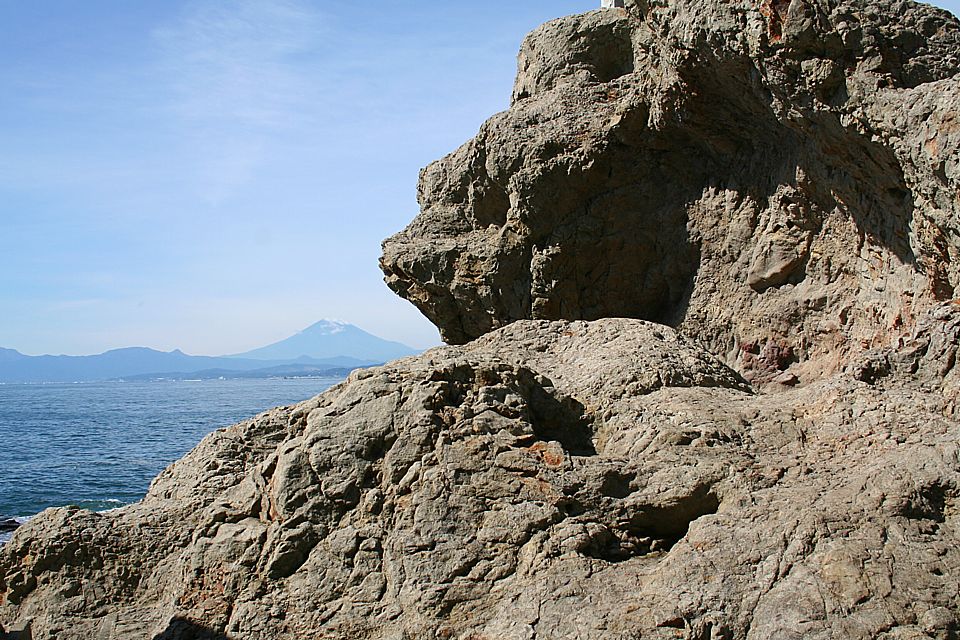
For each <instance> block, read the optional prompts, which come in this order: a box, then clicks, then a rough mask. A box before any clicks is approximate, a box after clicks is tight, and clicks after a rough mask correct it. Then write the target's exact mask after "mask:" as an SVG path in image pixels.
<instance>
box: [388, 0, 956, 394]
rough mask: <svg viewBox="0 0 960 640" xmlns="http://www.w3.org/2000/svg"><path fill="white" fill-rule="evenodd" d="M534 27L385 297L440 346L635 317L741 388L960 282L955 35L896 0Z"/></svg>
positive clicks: (391, 245)
mask: <svg viewBox="0 0 960 640" xmlns="http://www.w3.org/2000/svg"><path fill="white" fill-rule="evenodd" d="M627 4H628V5H629V7H628V9H627V10H617V11H597V12H593V13H589V14H586V15H583V16H576V17H571V18H567V19H563V20H558V21H555V22H551V23H549V24H547V25H544V26H543V27H541V28H540V29H539V30H537V31H536V32H534V33H533V34H531V36H530V37H528V38H527V40H526V42H525V43H524V45H523V49H522V51H521V52H520V58H519V73H518V77H517V81H516V85H515V88H514V100H513V104H512V106H511V108H510V109H509V110H508V111H506V112H504V113H501V114H498V115H496V116H494V117H493V118H491V119H490V120H489V121H488V122H487V123H486V124H484V125H483V127H482V128H481V129H480V132H479V133H478V135H477V137H476V138H474V139H473V140H471V141H470V142H468V143H467V144H465V145H464V146H463V147H461V148H460V149H458V150H457V151H456V152H454V153H452V154H451V155H449V156H447V157H446V158H444V159H442V160H440V161H438V162H436V163H434V164H432V165H431V166H429V167H427V168H426V169H425V170H424V171H423V173H422V175H421V180H420V190H419V194H420V204H421V208H422V210H421V213H420V215H419V216H418V217H417V218H416V220H414V221H413V223H412V224H411V225H410V226H409V227H408V228H407V229H406V230H404V231H403V232H401V233H399V234H397V235H395V236H394V237H392V238H390V239H389V240H387V241H386V242H385V243H384V253H383V258H382V259H381V266H382V268H383V270H384V273H385V274H386V281H387V284H388V285H389V286H390V287H391V288H392V289H393V290H394V291H396V292H397V293H399V294H400V295H401V296H403V297H405V298H407V299H409V300H410V301H411V302H413V303H414V304H415V305H417V307H419V308H420V309H421V310H422V311H423V313H424V314H425V315H426V316H427V317H428V318H430V319H431V320H432V321H433V322H434V323H435V324H436V325H437V326H438V327H439V328H440V330H441V332H442V334H443V337H444V338H445V339H446V340H447V341H448V342H451V343H462V342H465V341H468V340H472V339H474V338H476V337H478V336H480V335H483V334H484V333H486V332H488V331H490V330H492V329H495V328H497V327H500V326H504V325H506V324H509V323H510V322H513V321H515V320H518V319H523V318H534V319H538V318H540V319H569V320H574V319H586V320H593V319H597V318H604V317H631V318H641V319H647V320H653V321H656V322H662V323H666V324H668V325H671V326H673V327H676V328H678V329H679V330H680V331H681V332H682V333H684V334H685V335H689V336H691V337H695V338H696V339H697V340H699V341H700V342H701V343H703V344H704V345H705V346H706V347H707V348H708V349H710V350H711V351H712V352H714V353H717V354H720V355H722V356H723V357H724V358H725V360H726V361H727V362H728V363H729V364H731V365H732V366H734V367H736V368H737V369H738V370H740V371H742V372H743V373H744V374H745V375H748V376H749V377H750V378H751V379H756V380H760V381H763V380H767V379H770V378H773V377H776V376H778V375H781V374H782V372H783V370H785V369H787V368H788V367H792V369H791V371H792V372H795V373H796V374H797V375H799V377H800V378H801V379H812V378H817V377H819V376H821V375H823V374H824V373H830V372H833V371H836V370H837V368H838V367H839V366H841V365H842V364H843V363H844V362H846V361H848V359H849V358H850V357H851V356H853V355H854V354H856V353H858V352H859V351H861V350H862V349H863V348H864V347H873V346H879V345H882V344H886V343H887V342H888V341H889V340H890V339H891V338H892V337H895V336H897V335H899V334H900V333H902V332H903V331H904V330H909V329H910V328H911V327H912V326H913V324H914V323H915V321H916V317H917V314H918V313H920V312H922V311H924V310H926V309H928V308H930V307H931V306H933V305H935V304H937V303H939V302H942V301H945V300H949V299H951V298H952V297H953V296H954V295H955V294H954V290H955V288H956V287H957V285H958V283H960V266H958V265H960V262H958V260H957V253H958V250H960V225H958V197H960V196H958V194H960V181H958V180H960V170H958V160H957V157H958V154H957V148H958V140H960V133H958V132H960V129H958V126H957V117H958V116H957V113H958V110H960V89H958V82H957V80H956V78H955V75H956V73H957V70H958V65H960V57H958V55H960V54H958V52H960V44H958V43H960V30H958V23H957V21H956V19H954V18H953V17H952V16H950V15H949V14H947V13H946V12H943V11H941V10H938V9H935V8H933V7H929V6H924V5H919V4H913V3H908V2H893V3H878V2H859V3H838V2H826V1H824V0H821V1H819V2H808V1H800V0H797V1H795V2H792V3H790V2H764V3H752V2H702V1H696V2H694V1H692V0H691V1H689V2H685V1H675V2H669V3H652V2H651V3H647V2H629V3H627Z"/></svg>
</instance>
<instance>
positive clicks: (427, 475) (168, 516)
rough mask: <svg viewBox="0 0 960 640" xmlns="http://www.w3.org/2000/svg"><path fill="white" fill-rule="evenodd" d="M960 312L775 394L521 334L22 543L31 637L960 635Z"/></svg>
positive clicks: (4, 608)
mask: <svg viewBox="0 0 960 640" xmlns="http://www.w3.org/2000/svg"><path fill="white" fill-rule="evenodd" d="M958 332H960V307H958V306H957V305H952V304H949V305H947V306H944V307H941V308H939V309H937V311H936V313H934V314H932V315H931V316H930V317H929V319H928V320H927V321H926V323H924V324H923V326H922V327H921V329H920V331H919V333H918V334H917V336H916V337H915V339H913V340H910V341H909V342H908V343H907V344H906V345H905V346H904V347H903V348H901V349H899V350H887V351H877V352H873V353H870V354H867V355H865V356H864V357H863V358H862V359H861V360H862V361H861V362H858V363H857V365H856V366H852V367H851V368H850V369H849V370H848V371H846V372H844V373H843V374H842V375H839V376H836V377H834V378H833V379H831V380H829V381H824V382H820V383H817V384H814V385H811V386H808V387H805V388H803V389H797V390H792V391H787V392H784V393H781V394H776V395H757V394H755V393H752V392H751V391H750V388H749V387H748V386H747V385H746V384H745V383H744V381H743V380H742V379H741V377H740V376H739V375H737V374H736V373H734V372H733V371H732V370H730V369H728V368H727V367H725V366H724V365H722V364H721V363H720V362H719V361H718V360H716V359H715V358H713V357H711V356H709V355H708V354H706V353H705V352H703V351H702V350H700V349H699V348H697V347H695V346H694V345H692V344H691V343H689V342H687V341H686V340H684V339H683V338H681V337H679V336H677V335H676V334H675V333H674V332H673V331H671V330H670V329H668V328H666V327H663V326H660V325H655V324H651V323H647V322H644V321H639V320H626V319H609V320H600V321H596V322H592V323H587V322H546V321H521V322H517V323H514V324H512V325H511V326H509V327H506V328H504V329H500V330H498V331H496V332H494V333H492V334H489V335H487V336H484V337H483V338H481V339H479V340H476V341H474V342H472V343H471V344H469V345H467V346H464V347H447V348H441V349H437V350H434V351H432V352H428V353H427V354H425V355H424V356H422V357H419V358H414V359H408V360H403V361H399V362H397V363H394V364H392V365H388V366H386V367H383V368H380V369H376V370H372V371H365V372H361V373H358V374H355V375H354V376H353V377H351V378H350V380H348V381H347V382H346V383H344V384H341V385H340V386H338V387H336V388H334V389H332V390H331V391H329V392H327V393H326V394H324V395H322V396H320V397H318V398H316V399H314V400H311V401H308V402H305V403H303V404H301V405H299V406H296V407H292V408H287V409H280V410H275V411H272V412H268V413H266V414H264V415H262V416H259V417H257V418H255V419H253V420H251V421H248V422H245V423H242V424H240V425H237V426H235V427H231V428H230V429H227V430H225V431H220V432H217V433H215V434H212V435H211V436H209V437H208V438H207V439H206V440H204V442H203V443H202V444H201V445H200V446H199V447H198V448H197V449H196V450H194V451H193V452H192V453H190V454H189V455H188V456H187V457H186V458H184V459H183V460H181V461H180V462H178V463H176V464H174V465H173V466H171V467H170V468H169V469H168V470H167V471H165V472H164V473H163V474H162V475H161V476H160V477H159V478H157V480H156V481H155V482H154V484H153V486H152V487H151V489H150V492H149V494H148V495H147V497H146V498H145V499H144V501H143V502H142V503H140V504H138V505H134V506H132V507H128V508H126V509H122V510H119V511H115V512H109V513H102V514H96V513H90V512H85V511H79V510H75V509H60V510H51V511H47V512H45V513H44V514H42V515H41V516H39V517H38V518H37V519H35V520H34V521H32V522H30V523H29V524H28V525H27V526H25V527H24V528H23V529H21V530H20V531H19V532H18V533H17V534H16V535H15V536H14V539H13V541H12V542H10V543H9V544H8V545H7V547H6V548H4V550H3V555H2V556H0V594H2V605H0V619H2V620H4V621H5V622H8V621H9V622H14V621H16V622H21V623H22V622H25V621H28V620H29V621H32V633H33V638H91V637H92V638H100V637H102V638H198V637H214V638H224V637H229V638H306V637H318V638H370V639H374V638H376V639H397V640H399V639H401V638H406V639H411V640H412V639H421V638H459V639H464V640H465V639H467V638H475V639H481V638H482V639H490V640H494V639H497V640H502V639H513V638H517V639H520V638H524V639H526V638H578V637H585V638H611V639H614V638H615V639H627V638H675V637H684V638H750V639H752V640H760V639H770V640H774V639H776V640H780V639H782V638H800V637H803V638H885V639H888V640H893V639H894V638H897V639H902V638H944V639H945V638H951V637H954V636H953V635H950V634H952V633H955V631H956V629H957V625H958V618H957V613H956V612H957V611H958V607H960V595H958V594H960V583H958V580H960V462H958V455H960V431H958V429H957V423H956V421H955V419H953V418H952V417H948V416H955V415H956V402H957V399H958V393H957V391H958V385H957V378H958V377H960V373H958V367H957V366H956V365H955V362H956V354H957V341H958V338H960V336H958Z"/></svg>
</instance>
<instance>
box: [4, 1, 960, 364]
mask: <svg viewBox="0 0 960 640" xmlns="http://www.w3.org/2000/svg"><path fill="white" fill-rule="evenodd" d="M958 1H960V0H957V1H954V2H950V3H946V2H945V3H942V5H941V6H944V7H946V8H948V9H951V10H952V11H954V12H957V11H958V9H960V7H958V6H957V5H958ZM597 4H599V2H598V1H595V0H523V1H522V2H517V1H516V0H511V1H507V0H488V1H485V2H440V1H438V0H422V1H419V2H414V1H413V0H380V1H378V2H366V3H365V2H359V1H357V0H349V1H348V0H344V1H335V0H334V1H319V0H167V1H164V2H129V0H88V1H84V2H81V1H79V0H37V1H29V2H28V1H26V0H0V56H2V59H3V60H4V64H3V65H2V66H0V89H2V90H0V149H2V153H0V220H2V223H3V224H2V227H0V229H2V233H3V235H2V241H0V242H2V244H0V247H2V250H0V346H2V347H8V348H16V349H19V350H20V351H23V352H24V353H30V354H38V353H70V354H82V353H97V352H100V351H104V350H106V349H109V348H115V347H120V346H130V345H144V346H151V347H154V348H159V349H165V350H168V349H174V348H181V349H183V350H185V351H187V352H189V353H203V354H219V353H231V352H238V351H244V350H247V349H250V348H254V347H257V346H261V345H263V344H266V343H269V342H272V341H275V340H278V339H281V338H284V337H286V336H288V335H290V334H292V333H294V332H296V331H297V330H299V329H302V328H304V327H306V326H307V325H309V324H311V323H313V322H315V321H316V320H319V319H320V318H323V317H333V318H341V319H344V320H347V321H349V322H353V323H354V324H357V325H359V326H361V327H363V328H364V329H367V330H368V331H371V332H373V333H376V334H378V335H381V336H384V337H387V338H390V339H395V340H400V341H403V342H406V343H408V344H410V345H413V346H417V347H424V346H428V345H431V344H436V343H437V342H438V341H439V338H438V336H437V333H436V331H435V329H434V328H433V327H432V325H430V323H429V322H427V321H426V320H425V319H423V318H422V316H420V314H419V313H418V312H417V311H416V310H415V309H414V308H413V307H412V306H411V305H409V304H408V303H406V302H404V301H402V300H400V299H399V298H398V297H396V296H395V295H393V294H392V293H391V292H390V291H389V290H387V288H386V287H385V285H383V283H382V277H381V274H380V271H379V269H378V268H377V258H378V257H379V253H380V246H379V245H380V241H381V240H382V239H383V238H385V237H386V236H388V235H390V234H392V233H394V232H396V231H398V230H399V229H401V228H403V227H404V226H405V225H406V224H407V222H409V220H410V219H412V218H413V216H414V215H415V214H416V212H417V205H416V199H415V195H416V182H417V174H418V171H419V169H420V168H421V167H422V166H424V165H426V164H427V163H429V162H430V161H432V160H434V159H436V158H439V157H440V156H442V155H443V154H445V153H447V152H449V151H452V150H453V149H454V148H456V147H457V146H459V145H460V144H461V143H463V142H464V141H466V140H467V139H468V138H470V137H471V136H472V135H473V134H474V133H476V130H477V128H478V127H479V125H480V124H481V123H482V122H483V120H485V119H486V118H487V117H488V116H490V115H491V114H493V113H494V112H496V111H499V110H502V109H504V108H506V107H507V104H508V98H509V94H510V88H511V84H512V80H513V74H514V71H515V56H516V51H517V49H518V47H519V44H520V41H521V39H522V37H523V36H524V35H525V34H526V33H527V32H528V31H529V30H531V29H532V28H534V27H536V26H537V25H538V24H540V23H542V22H544V21H546V20H548V19H551V18H554V17H558V16H561V15H565V14H569V13H576V12H579V11H584V10H587V9H591V8H594V6H595V5H597Z"/></svg>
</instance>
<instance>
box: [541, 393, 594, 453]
mask: <svg viewBox="0 0 960 640" xmlns="http://www.w3.org/2000/svg"><path fill="white" fill-rule="evenodd" d="M541 382H542V383H545V384H546V387H550V386H551V385H552V383H551V382H550V381H549V380H547V379H545V378H544V379H541ZM527 402H528V403H529V406H530V410H531V412H532V413H533V421H532V422H533V431H534V433H535V434H536V436H537V438H539V439H540V440H545V441H550V440H553V441H556V442H559V443H560V445H561V446H562V447H563V448H564V449H565V450H566V451H567V452H568V453H570V454H571V455H575V456H595V455H597V449H596V447H595V446H594V444H593V427H592V425H591V424H590V421H589V420H588V419H587V417H586V415H585V414H586V409H585V408H584V406H583V405H582V404H581V403H580V402H578V401H577V400H575V399H573V398H571V397H569V396H560V397H559V398H558V397H556V396H555V395H554V394H552V393H550V392H549V391H548V390H547V388H545V387H544V386H541V385H540V384H535V385H533V386H532V387H531V389H530V391H529V394H528V397H527Z"/></svg>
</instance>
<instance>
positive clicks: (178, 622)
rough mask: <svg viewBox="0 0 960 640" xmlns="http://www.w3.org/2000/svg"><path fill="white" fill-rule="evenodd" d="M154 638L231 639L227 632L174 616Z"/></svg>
mask: <svg viewBox="0 0 960 640" xmlns="http://www.w3.org/2000/svg"><path fill="white" fill-rule="evenodd" d="M153 640H230V638H229V637H228V636H227V635H226V634H225V633H221V632H219V631H214V630H213V629H210V628H209V627H205V626H203V625H201V624H197V623H196V622H193V621H192V620H187V619H185V618H174V619H173V620H171V621H170V625H169V626H168V627H167V628H166V629H165V630H164V631H163V633H160V634H159V635H156V636H154V637H153Z"/></svg>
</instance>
